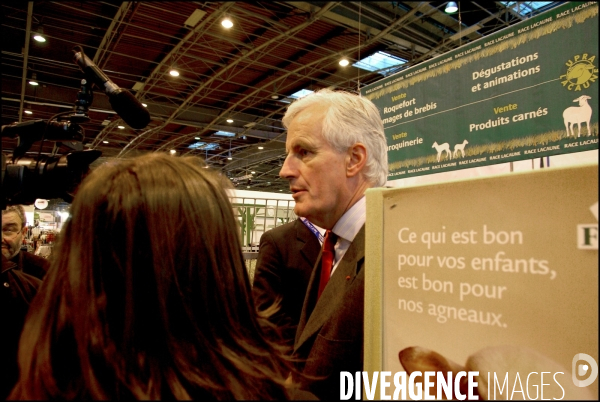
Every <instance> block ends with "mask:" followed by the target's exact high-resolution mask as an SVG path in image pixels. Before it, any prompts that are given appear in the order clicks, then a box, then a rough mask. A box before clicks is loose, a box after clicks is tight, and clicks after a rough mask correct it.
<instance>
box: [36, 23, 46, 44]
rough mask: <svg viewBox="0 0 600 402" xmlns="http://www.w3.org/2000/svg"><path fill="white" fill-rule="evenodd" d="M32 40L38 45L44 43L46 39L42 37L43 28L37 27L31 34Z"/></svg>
mask: <svg viewBox="0 0 600 402" xmlns="http://www.w3.org/2000/svg"><path fill="white" fill-rule="evenodd" d="M33 39H35V40H36V41H38V42H40V43H43V42H46V38H45V37H44V28H42V27H39V28H38V30H37V31H36V32H35V33H34V34H33Z"/></svg>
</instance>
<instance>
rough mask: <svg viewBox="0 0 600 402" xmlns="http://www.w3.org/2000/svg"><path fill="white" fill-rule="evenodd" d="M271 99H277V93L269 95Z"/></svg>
mask: <svg viewBox="0 0 600 402" xmlns="http://www.w3.org/2000/svg"><path fill="white" fill-rule="evenodd" d="M271 99H279V95H271Z"/></svg>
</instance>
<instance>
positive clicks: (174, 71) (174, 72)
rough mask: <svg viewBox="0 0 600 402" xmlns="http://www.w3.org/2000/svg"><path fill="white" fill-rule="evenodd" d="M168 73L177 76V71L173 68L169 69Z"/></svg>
mask: <svg viewBox="0 0 600 402" xmlns="http://www.w3.org/2000/svg"><path fill="white" fill-rule="evenodd" d="M169 74H171V75H172V76H173V77H179V71H177V70H175V69H171V71H169Z"/></svg>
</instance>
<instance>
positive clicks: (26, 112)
mask: <svg viewBox="0 0 600 402" xmlns="http://www.w3.org/2000/svg"><path fill="white" fill-rule="evenodd" d="M23 113H25V114H33V112H32V111H31V110H24V111H23Z"/></svg>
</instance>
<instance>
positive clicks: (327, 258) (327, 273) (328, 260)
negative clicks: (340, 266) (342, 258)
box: [317, 230, 337, 297]
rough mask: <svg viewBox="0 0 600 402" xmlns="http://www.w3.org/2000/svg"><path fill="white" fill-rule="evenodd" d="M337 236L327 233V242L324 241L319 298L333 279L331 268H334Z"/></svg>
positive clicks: (330, 232)
mask: <svg viewBox="0 0 600 402" xmlns="http://www.w3.org/2000/svg"><path fill="white" fill-rule="evenodd" d="M336 241H337V236H336V234H335V233H333V232H332V231H331V230H328V231H326V232H325V240H324V241H323V253H322V254H321V278H320V281H319V294H318V296H317V297H321V293H323V289H325V285H327V282H328V281H329V277H331V268H333V259H334V257H335V250H334V248H333V247H334V246H335V242H336Z"/></svg>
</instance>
